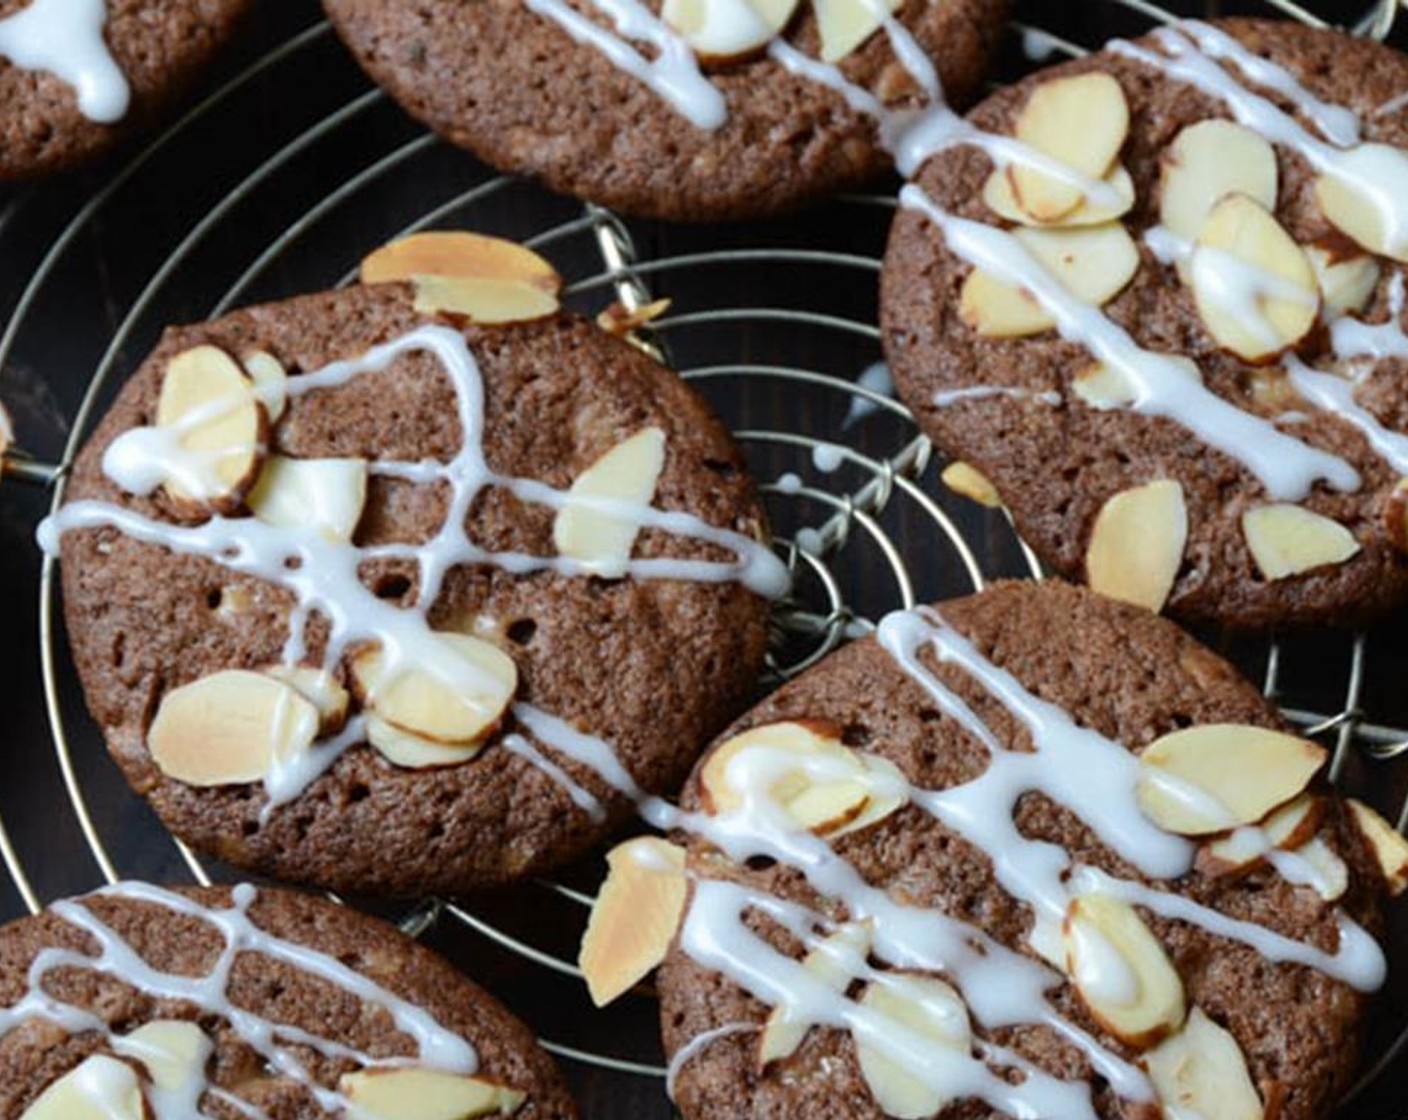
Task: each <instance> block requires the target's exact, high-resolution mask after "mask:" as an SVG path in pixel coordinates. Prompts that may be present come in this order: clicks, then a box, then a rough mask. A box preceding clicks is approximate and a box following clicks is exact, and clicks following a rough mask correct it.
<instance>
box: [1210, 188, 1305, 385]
mask: <svg viewBox="0 0 1408 1120" xmlns="http://www.w3.org/2000/svg"><path fill="white" fill-rule="evenodd" d="M1188 268H1189V284H1190V286H1191V287H1192V289H1193V296H1194V299H1195V301H1196V303H1197V305H1198V315H1199V316H1200V317H1201V318H1202V320H1203V325H1204V326H1205V327H1207V329H1208V333H1209V334H1211V335H1212V337H1213V338H1214V340H1216V342H1217V343H1218V345H1219V346H1222V347H1223V348H1224V349H1227V350H1230V351H1231V352H1232V353H1234V354H1236V355H1237V356H1238V357H1241V358H1245V359H1246V360H1247V361H1249V362H1255V361H1264V360H1268V359H1270V358H1274V357H1275V356H1276V355H1278V354H1280V353H1282V352H1283V351H1285V350H1286V349H1287V348H1289V347H1292V346H1294V345H1296V343H1298V342H1300V340H1301V339H1303V338H1304V337H1305V336H1306V335H1307V334H1309V333H1310V330H1311V328H1312V327H1314V326H1315V321H1316V319H1317V318H1318V316H1319V313H1320V286H1319V284H1318V283H1317V281H1316V279H1315V270H1314V269H1313V268H1312V267H1311V265H1310V260H1309V258H1308V257H1306V255H1305V251H1304V250H1303V249H1301V247H1300V246H1299V245H1297V244H1296V243H1295V241H1293V240H1292V239H1291V235H1290V234H1288V233H1287V232H1286V231H1285V230H1284V229H1282V228H1281V224H1280V223H1279V222H1278V221H1277V220H1276V219H1275V218H1274V217H1273V216H1272V215H1271V213H1270V211H1268V210H1267V209H1266V208H1265V207H1264V206H1262V205H1261V204H1260V203H1258V202H1257V201H1256V200H1255V199H1252V198H1249V197H1248V196H1247V195H1244V194H1233V195H1228V196H1227V197H1226V198H1224V199H1223V200H1222V201H1221V202H1219V203H1218V204H1217V205H1216V206H1214V207H1213V209H1212V212H1211V213H1210V214H1209V215H1208V219H1207V221H1206V222H1205V223H1204V224H1203V229H1202V232H1201V233H1200V234H1199V235H1198V244H1197V247H1196V248H1195V249H1194V250H1193V256H1192V258H1191V260H1190V261H1189V264H1188Z"/></svg>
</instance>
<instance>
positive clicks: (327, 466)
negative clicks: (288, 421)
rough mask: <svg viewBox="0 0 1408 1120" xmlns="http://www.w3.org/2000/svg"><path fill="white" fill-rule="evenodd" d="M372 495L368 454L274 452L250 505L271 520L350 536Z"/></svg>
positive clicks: (327, 534)
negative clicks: (346, 456) (326, 455)
mask: <svg viewBox="0 0 1408 1120" xmlns="http://www.w3.org/2000/svg"><path fill="white" fill-rule="evenodd" d="M366 501H367V463H366V460H364V459H290V458H287V457H286V456H283V455H270V456H269V458H268V459H267V460H266V461H265V463H264V469H263V470H262V471H261V472H260V474H259V481H258V482H256V483H255V484H254V489H253V490H251V491H250V492H249V498H248V502H249V508H250V510H251V511H252V512H253V514H254V516H255V517H257V518H259V520H260V521H263V522H264V523H265V524H266V525H273V526H274V527H275V528H279V529H311V530H313V531H314V532H316V533H319V534H320V535H322V536H324V537H326V538H327V539H328V540H331V541H350V540H351V539H352V534H353V533H355V532H356V531H357V523H358V522H359V521H361V519H362V507H363V506H364V505H366Z"/></svg>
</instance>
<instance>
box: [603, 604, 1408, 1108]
mask: <svg viewBox="0 0 1408 1120" xmlns="http://www.w3.org/2000/svg"><path fill="white" fill-rule="evenodd" d="M1072 635H1075V636H1076V638H1075V640H1071V636H1072ZM1325 759H1326V752H1325V751H1324V750H1323V749H1322V748H1320V747H1318V746H1316V745H1315V744H1313V743H1309V742H1307V741H1305V740H1302V739H1299V738H1296V737H1295V736H1293V735H1290V734H1287V733H1286V731H1285V728H1284V725H1283V724H1282V722H1281V720H1280V719H1279V718H1278V716H1277V715H1276V713H1275V711H1274V710H1273V709H1272V708H1271V707H1270V705H1269V704H1268V703H1267V702H1266V701H1265V700H1264V699H1263V698H1262V697H1261V695H1260V694H1259V693H1258V692H1257V691H1256V690H1255V689H1254V688H1253V687H1251V686H1250V685H1249V684H1247V683H1246V682H1244V681H1243V680H1241V679H1240V678H1239V677H1238V676H1237V674H1236V673H1235V671H1234V670H1233V669H1232V668H1231V666H1229V665H1228V664H1226V663H1225V662H1224V661H1222V660H1221V659H1220V658H1218V657H1216V656H1215V655H1213V654H1212V653H1210V652H1209V651H1208V650H1206V649H1204V648H1203V647H1202V646H1200V645H1198V644H1197V643H1196V642H1194V641H1193V640H1192V639H1191V638H1189V637H1188V636H1187V635H1185V634H1184V633H1183V632H1182V631H1181V630H1179V629H1178V628H1177V627H1176V626H1174V625H1173V624H1172V623H1169V622H1166V621H1164V620H1161V619H1159V618H1157V617H1155V616H1154V615H1152V614H1149V613H1148V612H1147V611H1142V610H1139V609H1137V608H1134V607H1132V606H1129V605H1127V604H1123V603H1117V602H1115V601H1114V600H1111V599H1106V598H1103V597H1101V596H1097V595H1094V594H1092V593H1091V592H1089V591H1088V590H1085V589H1082V588H1077V587H1074V586H1072V585H1069V584H1064V583H1061V582H1059V581H1053V582H1048V583H1042V584H1037V583H1030V582H1027V583H1007V584H998V585H995V586H993V587H992V588H990V589H988V590H987V591H985V592H983V593H981V594H979V595H975V596H973V597H971V598H968V599H964V600H960V601H957V602H952V603H946V604H943V605H941V606H939V607H935V608H929V609H920V610H917V611H910V612H898V613H895V614H892V615H890V616H889V617H887V618H885V619H884V620H883V621H882V622H881V623H880V625H879V628H878V631H877V633H876V636H875V637H873V638H867V639H864V640H861V641H858V642H856V643H854V644H852V645H851V646H849V647H847V648H846V649H844V650H842V651H840V652H838V653H836V654H834V655H833V656H831V657H830V658H828V659H827V660H826V661H824V662H822V663H821V664H820V665H818V666H817V667H816V668H814V669H813V670H811V671H809V672H807V673H805V674H803V675H802V676H801V677H799V678H798V679H796V680H794V681H792V682H791V683H789V684H788V685H786V686H785V687H784V688H782V689H781V690H780V691H778V692H777V693H776V694H775V695H774V696H772V697H771V698H769V699H768V700H767V701H766V702H764V703H763V704H762V705H761V706H759V707H758V708H756V709H754V710H753V711H752V712H750V713H749V714H748V715H747V716H745V717H744V718H743V719H742V720H740V721H739V722H738V723H737V724H736V725H735V726H734V727H733V728H732V729H731V730H730V731H729V732H728V733H727V734H726V735H725V736H723V737H722V738H721V741H720V742H719V743H718V744H717V745H716V746H715V747H714V748H713V749H712V750H711V751H710V752H709V753H708V754H707V755H705V757H704V759H703V760H702V761H701V764H700V766H699V767H698V768H697V770H696V772H695V774H694V776H693V777H692V778H691V780H690V782H689V783H688V785H687V786H686V788H685V792H684V796H683V800H682V806H681V810H680V811H679V812H677V813H675V814H673V815H666V814H655V815H654V816H655V819H656V822H657V823H659V824H662V825H664V826H666V827H673V828H675V829H677V830H678V832H677V835H680V836H685V837H688V847H687V850H686V849H682V848H680V847H677V846H675V845H673V844H671V843H668V842H667V841H665V840H662V839H655V838H648V839H643V840H637V841H631V842H628V843H627V844H625V845H622V846H620V847H618V848H617V849H616V851H615V852H614V853H613V854H612V856H611V858H610V863H611V868H612V870H611V874H610V876H609V877H608V880H607V882H606V884H605V886H604V887H603V889H602V891H601V893H600V896H599V901H598V903H597V906H596V908H595V910H594V912H593V915H592V919H591V922H590V924H589V926H588V931H587V935H586V938H585V940H584V943H583V952H582V964H583V968H584V971H585V972H586V975H587V978H588V981H589V982H590V983H591V984H592V985H593V991H594V994H596V995H597V996H598V997H599V998H609V997H611V996H613V995H615V994H617V993H619V992H620V991H621V990H623V988H624V987H625V986H628V985H629V984H630V983H632V982H634V980H636V979H638V978H639V977H640V976H641V975H643V974H644V972H645V971H646V970H648V969H649V968H650V967H651V966H652V965H653V964H654V963H656V962H657V961H658V960H660V959H661V958H662V957H665V956H666V953H667V952H668V957H667V958H666V960H665V965H664V968H663V969H662V971H661V974H660V977H659V980H658V987H659V990H660V994H661V999H662V1007H661V1016H662V1021H663V1025H664V1035H665V1044H666V1049H667V1051H668V1052H669V1053H670V1055H671V1056H672V1062H671V1066H670V1071H671V1079H672V1086H673V1089H674V1094H675V1099H676V1101H677V1102H678V1104H679V1106H680V1108H681V1111H682V1112H683V1113H684V1115H685V1116H687V1117H690V1120H722V1118H733V1117H740V1118H741V1117H745V1116H746V1117H756V1116H778V1117H781V1116H808V1117H823V1118H833V1117H834V1118H838V1120H839V1118H840V1117H878V1116H881V1115H889V1116H896V1117H928V1116H933V1115H935V1114H938V1115H940V1116H943V1117H946V1118H957V1117H976V1116H995V1115H1004V1116H1027V1117H1050V1118H1060V1120H1092V1118H1095V1117H1100V1118H1102V1120H1109V1118H1114V1117H1121V1116H1123V1117H1152V1116H1157V1115H1159V1105H1160V1103H1162V1104H1163V1106H1164V1107H1165V1108H1167V1109H1168V1112H1167V1113H1166V1114H1167V1115H1171V1114H1173V1112H1174V1111H1178V1114H1179V1115H1198V1116H1218V1117H1221V1118H1223V1120H1261V1118H1262V1117H1263V1115H1265V1116H1279V1117H1282V1118H1283V1120H1312V1118H1314V1117H1318V1116H1323V1115H1324V1114H1325V1112H1326V1110H1327V1109H1328V1108H1329V1106H1330V1104H1331V1103H1332V1102H1333V1101H1334V1100H1335V1099H1336V1096H1337V1094H1338V1093H1339V1092H1340V1091H1341V1090H1343V1089H1344V1088H1345V1087H1346V1085H1347V1084H1348V1079H1349V1077H1350V1075H1351V1074H1352V1072H1353V1068H1354V1064H1355V1061H1356V1052H1357V1046H1358V1039H1359V1030H1360V1020H1361V1016H1362V1012H1363V1007H1364V993H1367V992H1369V991H1371V990H1373V989H1375V988H1377V987H1378V986H1379V985H1380V984H1381V982H1382V980H1383V978H1384V969H1385V960H1384V954H1383V953H1382V951H1381V950H1380V948H1379V946H1378V944H1377V943H1376V941H1375V939H1374V937H1373V936H1372V935H1371V934H1372V933H1373V932H1377V931H1378V930H1379V929H1380V925H1381V919H1380V905H1381V899H1382V895H1383V892H1384V888H1385V885H1386V883H1385V878H1386V876H1387V877H1388V885H1389V886H1390V887H1391V888H1392V889H1402V887H1403V886H1404V884H1405V878H1404V876H1405V870H1408V843H1405V841H1404V840H1403V839H1402V837H1400V836H1398V834H1397V833H1395V832H1393V830H1392V829H1391V828H1389V826H1388V825H1386V824H1385V823H1384V822H1383V821H1382V819H1381V818H1379V817H1378V816H1377V815H1375V814H1373V813H1372V811H1371V810H1369V809H1367V808H1366V807H1363V806H1359V805H1357V804H1356V805H1354V806H1351V805H1348V804H1346V803H1345V802H1343V801H1341V800H1340V799H1339V798H1337V797H1335V796H1334V795H1333V794H1331V793H1330V792H1329V790H1328V788H1327V787H1326V785H1325V784H1324V782H1323V780H1321V779H1320V778H1319V777H1318V776H1317V775H1318V772H1319V771H1320V769H1321V767H1322V765H1323V764H1324V762H1325Z"/></svg>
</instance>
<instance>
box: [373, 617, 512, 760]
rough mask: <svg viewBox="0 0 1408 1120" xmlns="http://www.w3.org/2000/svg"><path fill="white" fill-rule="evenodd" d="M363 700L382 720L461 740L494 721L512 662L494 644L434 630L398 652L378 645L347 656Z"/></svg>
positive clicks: (470, 739)
mask: <svg viewBox="0 0 1408 1120" xmlns="http://www.w3.org/2000/svg"><path fill="white" fill-rule="evenodd" d="M352 679H353V683H354V684H355V685H356V686H357V689H358V691H359V694H360V695H361V697H362V700H363V703H364V704H365V705H366V706H367V708H369V709H370V710H371V711H372V712H373V713H374V714H375V715H377V716H380V717H381V718H382V719H383V720H385V721H386V722H387V723H390V724H392V725H393V726H395V727H397V728H399V729H400V730H402V731H408V732H410V733H411V734H412V735H415V736H419V737H421V738H424V739H430V740H433V741H434V742H437V743H442V744H445V745H447V746H461V747H462V746H467V745H470V744H472V743H476V742H478V741H480V740H481V739H483V738H484V737H485V736H487V735H488V734H490V733H491V732H492V731H493V730H494V728H495V727H497V726H498V723H499V720H500V719H501V718H502V717H503V714H504V709H505V708H507V707H508V704H509V702H510V701H511V700H512V699H513V694H514V692H515V691H516V690H517V688H518V667H517V666H516V665H515V664H514V662H513V658H511V657H509V656H508V654H506V653H504V652H503V651H502V650H500V649H499V648H498V646H495V645H491V644H490V643H489V642H486V641H483V640H482V639H480V638H475V637H471V636H470V635H468V634H449V633H435V634H432V635H430V636H429V638H428V639H427V640H426V641H425V642H423V643H420V644H418V645H417V646H416V647H415V648H412V649H408V650H406V651H404V654H403V656H402V657H401V658H399V659H395V660H390V659H388V658H387V657H386V654H385V653H384V652H383V650H382V648H381V647H380V646H372V647H369V648H367V649H365V650H363V651H362V652H361V653H359V654H358V655H357V656H356V657H354V658H353V659H352Z"/></svg>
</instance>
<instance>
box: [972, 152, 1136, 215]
mask: <svg viewBox="0 0 1408 1120" xmlns="http://www.w3.org/2000/svg"><path fill="white" fill-rule="evenodd" d="M1101 185H1102V186H1103V187H1104V189H1105V191H1107V192H1108V193H1109V195H1110V196H1111V197H1112V198H1113V200H1114V201H1107V200H1106V199H1105V198H1100V197H1096V198H1090V197H1087V198H1085V199H1084V200H1083V201H1082V202H1081V204H1080V205H1079V206H1077V207H1076V208H1075V209H1074V210H1072V211H1071V212H1070V213H1068V214H1062V215H1061V216H1060V217H1059V218H1056V219H1054V220H1052V221H1048V222H1040V221H1037V219H1035V218H1033V217H1032V216H1031V215H1030V214H1028V213H1027V212H1026V211H1025V210H1023V209H1022V207H1021V206H1020V205H1018V203H1017V196H1016V194H1014V193H1013V191H1012V180H1011V178H1009V177H1008V175H1007V173H1006V172H1004V171H994V172H993V173H992V174H991V175H989V176H988V181H987V182H986V183H984V184H983V203H984V205H986V206H987V208H988V209H989V210H991V211H992V212H993V213H994V214H996V215H997V216H998V217H999V218H1004V219H1006V220H1007V221H1009V222H1013V223H1015V224H1017V225H1021V226H1061V227H1063V228H1070V227H1072V226H1098V225H1103V224H1104V223H1106V222H1113V221H1116V220H1117V219H1119V218H1122V217H1124V216H1125V215H1126V214H1128V213H1129V212H1130V210H1132V209H1133V208H1134V202H1135V191H1134V179H1133V178H1132V177H1131V176H1130V174H1129V172H1128V171H1126V170H1125V169H1124V168H1123V167H1118V166H1117V167H1116V168H1115V169H1114V170H1113V171H1111V172H1110V173H1109V174H1108V175H1106V176H1105V178H1104V179H1102V180H1101Z"/></svg>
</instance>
